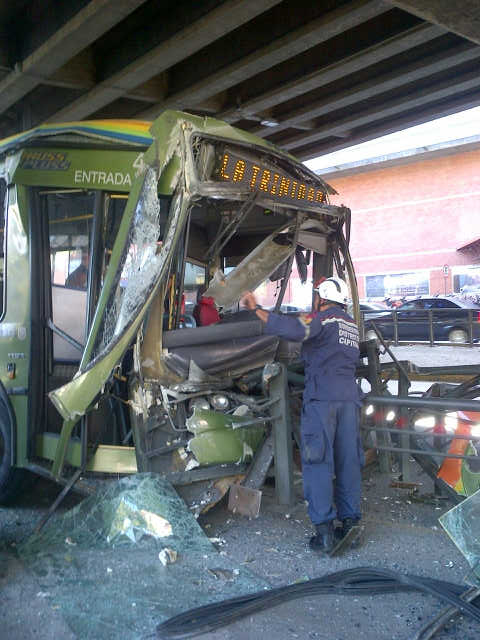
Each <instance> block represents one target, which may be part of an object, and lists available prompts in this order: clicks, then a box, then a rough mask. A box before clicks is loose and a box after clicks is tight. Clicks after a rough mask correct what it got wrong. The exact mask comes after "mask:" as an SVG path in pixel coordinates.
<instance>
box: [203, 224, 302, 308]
mask: <svg viewBox="0 0 480 640" xmlns="http://www.w3.org/2000/svg"><path fill="white" fill-rule="evenodd" d="M294 252H295V244H294V243H293V241H288V240H287V235H286V234H285V233H282V234H279V233H274V234H272V235H271V236H269V237H268V238H266V239H265V240H264V241H263V242H262V243H261V244H259V245H258V247H257V248H256V249H254V251H252V252H251V253H250V254H249V255H248V256H247V257H246V258H244V259H243V260H242V261H241V262H240V264H239V265H238V266H237V267H236V268H235V269H234V270H233V271H232V272H231V273H229V274H228V275H224V273H223V272H222V271H221V270H220V269H219V270H218V271H216V272H215V275H214V277H213V279H212V281H211V283H210V286H209V287H208V289H207V291H206V292H205V295H206V296H210V297H211V298H213V299H214V300H215V303H216V305H217V306H218V307H224V308H228V307H231V306H232V305H233V304H235V303H236V302H238V301H239V300H240V298H241V297H242V295H243V294H244V293H245V291H250V290H253V289H256V287H258V286H259V285H260V284H261V283H262V282H263V281H264V280H266V278H268V276H270V275H271V274H272V273H273V272H274V271H275V269H276V268H277V267H279V266H280V265H281V264H282V263H283V262H285V260H286V259H287V258H289V257H290V256H291V255H292V254H293V253H294Z"/></svg>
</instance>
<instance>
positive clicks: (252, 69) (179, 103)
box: [139, 0, 390, 119]
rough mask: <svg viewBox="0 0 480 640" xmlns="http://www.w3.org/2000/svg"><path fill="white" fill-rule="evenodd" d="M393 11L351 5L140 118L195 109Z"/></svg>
mask: <svg viewBox="0 0 480 640" xmlns="http://www.w3.org/2000/svg"><path fill="white" fill-rule="evenodd" d="M389 10H390V7H389V6H388V5H386V4H385V3H384V2H382V1H381V0H355V2H350V3H349V4H347V5H345V6H343V7H341V8H340V9H336V10H335V11H331V12H329V13H328V14H326V15H325V16H322V17H321V18H318V19H317V20H313V21H312V22H309V23H308V24H306V25H304V26H302V27H301V28H300V29H296V30H295V31H292V32H290V33H288V34H286V35H284V36H282V37H281V38H278V39H277V40H274V41H272V42H271V43H270V44H269V45H268V46H266V47H263V48H262V49H259V50H258V51H255V52H254V53H252V54H250V55H248V56H245V57H244V58H242V59H240V60H238V61H236V62H234V63H233V64H230V65H228V66H227V67H225V68H222V69H221V70H220V71H218V72H217V73H214V74H213V75H211V76H209V77H207V78H204V79H202V80H200V81H199V82H197V83H195V84H193V85H191V86H189V87H187V88H186V89H184V90H182V91H179V92H177V93H175V94H173V95H171V96H168V97H167V98H166V99H165V100H164V101H163V102H161V103H159V104H158V105H155V107H152V108H151V109H148V110H147V111H145V112H143V113H141V114H139V117H141V118H146V119H149V118H155V117H156V116H157V115H158V114H159V113H161V112H162V111H163V110H164V109H172V108H173V109H174V108H185V107H187V108H188V107H195V106H197V105H198V104H199V103H201V102H203V101H204V100H207V99H208V98H210V97H212V96H214V95H216V94H217V93H220V92H222V91H226V90H227V89H230V88H231V87H233V86H235V85H237V84H239V83H240V82H244V81H245V80H248V78H251V77H253V76H255V75H257V74H259V73H262V72H263V71H266V70H268V69H271V68H272V67H274V66H275V65H278V64H281V63H282V62H285V60H289V59H290V58H293V57H295V56H297V55H300V54H302V53H304V52H305V51H308V50H309V49H311V48H312V47H315V46H317V45H318V44H320V43H322V42H326V41H327V40H330V39H331V38H334V37H335V36H337V35H338V34H340V33H343V32H344V31H348V30H349V29H353V28H354V27H357V26H358V25H360V24H362V23H364V22H366V21H367V20H370V19H372V18H375V17H376V16H378V15H380V14H382V13H385V12H386V11H389Z"/></svg>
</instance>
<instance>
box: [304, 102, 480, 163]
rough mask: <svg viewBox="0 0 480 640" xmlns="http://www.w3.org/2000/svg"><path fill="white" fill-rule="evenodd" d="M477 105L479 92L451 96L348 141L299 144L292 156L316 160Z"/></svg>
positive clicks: (352, 137) (369, 129) (366, 130)
mask: <svg viewBox="0 0 480 640" xmlns="http://www.w3.org/2000/svg"><path fill="white" fill-rule="evenodd" d="M479 105H480V91H476V92H472V93H469V94H467V95H463V96H460V97H453V98H452V99H451V100H447V101H445V102H442V103H441V104H440V105H439V104H434V105H428V106H426V107H425V108H423V109H419V110H418V111H416V113H415V115H412V114H411V113H407V114H406V115H401V116H399V117H397V118H392V119H391V120H388V121H387V122H382V123H381V124H379V125H375V124H373V125H372V126H369V127H368V128H365V129H364V130H362V131H358V132H357V133H354V134H353V135H351V136H350V137H349V138H348V139H344V140H340V139H339V141H338V143H332V142H331V141H329V142H325V143H324V144H323V145H322V143H321V141H320V142H319V143H312V144H311V145H303V146H300V145H299V146H298V147H297V148H296V149H295V150H294V151H293V153H294V155H295V156H296V157H297V158H299V159H300V160H303V161H304V160H311V159H312V158H318V157H319V156H322V155H324V154H326V153H332V152H333V151H340V150H341V149H345V148H347V147H351V146H353V145H357V144H361V143H362V142H368V141H369V140H374V139H375V138H379V137H380V136H386V135H388V134H389V133H396V132H397V131H402V130H403V129H406V128H407V127H415V126H416V125H419V124H424V123H425V122H430V121H432V120H436V119H437V118H443V117H445V116H449V115H452V114H453V113H458V112H459V111H464V110H465V109H472V108H473V107H478V106H479Z"/></svg>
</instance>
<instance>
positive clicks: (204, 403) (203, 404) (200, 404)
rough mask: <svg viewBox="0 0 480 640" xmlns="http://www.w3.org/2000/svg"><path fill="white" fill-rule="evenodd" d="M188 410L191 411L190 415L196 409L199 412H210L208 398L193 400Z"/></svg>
mask: <svg viewBox="0 0 480 640" xmlns="http://www.w3.org/2000/svg"><path fill="white" fill-rule="evenodd" d="M188 408H189V409H190V413H193V412H194V411H195V409H197V411H209V410H210V403H209V402H208V400H207V399H206V398H192V400H190V403H189V405H188Z"/></svg>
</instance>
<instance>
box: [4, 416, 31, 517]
mask: <svg viewBox="0 0 480 640" xmlns="http://www.w3.org/2000/svg"><path fill="white" fill-rule="evenodd" d="M24 477H25V471H24V470H23V469H15V467H13V466H12V432H11V429H10V420H9V417H8V413H7V411H6V410H5V407H4V406H0V504H8V503H9V502H11V501H12V500H13V498H15V497H16V495H17V494H18V493H19V491H20V489H21V485H22V483H23V480H24Z"/></svg>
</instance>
